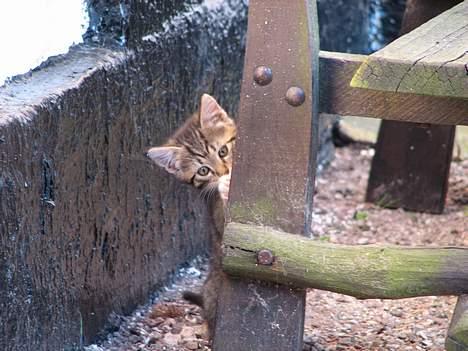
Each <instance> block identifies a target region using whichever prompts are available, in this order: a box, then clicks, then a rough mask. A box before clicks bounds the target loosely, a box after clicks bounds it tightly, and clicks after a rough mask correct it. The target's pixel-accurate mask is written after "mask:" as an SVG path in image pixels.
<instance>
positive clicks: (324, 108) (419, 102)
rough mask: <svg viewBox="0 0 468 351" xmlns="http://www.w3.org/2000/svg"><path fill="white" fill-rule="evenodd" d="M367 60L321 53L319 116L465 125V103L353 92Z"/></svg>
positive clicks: (467, 108) (467, 115) (467, 114)
mask: <svg viewBox="0 0 468 351" xmlns="http://www.w3.org/2000/svg"><path fill="white" fill-rule="evenodd" d="M366 58H367V56H364V55H355V54H345V53H338V52H328V51H321V52H320V112H322V113H329V114H338V115H342V116H362V117H374V118H381V119H388V120H395V121H405V122H418V123H432V124H446V125H468V99H461V98H453V97H437V96H429V95H417V94H410V93H401V92H397V93H396V92H387V91H380V90H371V89H362V88H354V87H351V86H350V82H351V80H352V78H353V76H354V74H355V73H356V71H357V70H358V69H359V67H360V66H361V64H362V63H363V62H364V60H365V59H366Z"/></svg>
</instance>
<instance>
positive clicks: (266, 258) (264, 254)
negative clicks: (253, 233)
mask: <svg viewBox="0 0 468 351" xmlns="http://www.w3.org/2000/svg"><path fill="white" fill-rule="evenodd" d="M274 258H275V257H274V256H273V254H272V253H271V251H270V250H267V249H262V250H260V251H258V252H257V263H258V264H261V265H263V266H270V265H272V264H273V260H274Z"/></svg>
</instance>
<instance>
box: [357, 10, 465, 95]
mask: <svg viewBox="0 0 468 351" xmlns="http://www.w3.org/2000/svg"><path fill="white" fill-rule="evenodd" d="M467 43H468V1H464V2H462V3H460V4H458V5H456V6H454V7H452V8H451V9H449V10H447V11H445V12H444V13H442V14H440V15H438V16H436V17H434V18H433V19H431V20H429V21H427V22H426V23H424V24H422V25H421V26H419V27H417V28H416V29H414V30H413V31H411V32H409V33H407V34H405V35H403V36H401V37H400V38H398V39H397V40H395V41H393V42H392V43H390V44H389V45H387V46H385V47H384V48H383V49H381V50H379V51H377V52H375V53H373V54H372V55H369V57H368V58H367V60H366V61H365V62H364V64H363V65H361V67H360V68H359V70H358V71H357V72H356V75H355V76H354V78H353V80H352V82H351V85H352V86H354V87H360V88H368V89H377V90H383V91H389V92H406V93H412V94H424V95H430V96H450V97H459V98H465V99H466V98H468V79H467V76H466V73H467V72H466V67H467V66H466V65H467V64H468V50H467Z"/></svg>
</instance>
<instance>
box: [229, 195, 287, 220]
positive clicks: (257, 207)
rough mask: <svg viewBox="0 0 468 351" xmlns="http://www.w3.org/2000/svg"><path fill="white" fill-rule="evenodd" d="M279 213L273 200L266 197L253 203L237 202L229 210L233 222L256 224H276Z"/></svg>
mask: <svg viewBox="0 0 468 351" xmlns="http://www.w3.org/2000/svg"><path fill="white" fill-rule="evenodd" d="M277 212H278V211H277V210H276V207H275V206H274V202H273V200H271V199H269V198H266V197H264V198H259V199H258V200H257V201H255V202H253V203H241V202H236V203H234V204H233V205H232V206H231V207H230V209H229V214H230V217H231V218H232V220H233V221H239V222H254V223H274V222H275V220H276V217H277V215H278V213H277Z"/></svg>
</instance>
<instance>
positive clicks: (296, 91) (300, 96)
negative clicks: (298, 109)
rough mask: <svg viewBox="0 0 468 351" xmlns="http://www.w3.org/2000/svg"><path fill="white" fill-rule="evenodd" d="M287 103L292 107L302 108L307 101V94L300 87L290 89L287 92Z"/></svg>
mask: <svg viewBox="0 0 468 351" xmlns="http://www.w3.org/2000/svg"><path fill="white" fill-rule="evenodd" d="M286 101H287V102H288V104H290V105H291V106H300V105H302V104H303V103H304V101H305V93H304V90H302V89H301V88H299V87H290V88H289V89H288V91H287V92H286Z"/></svg>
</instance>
